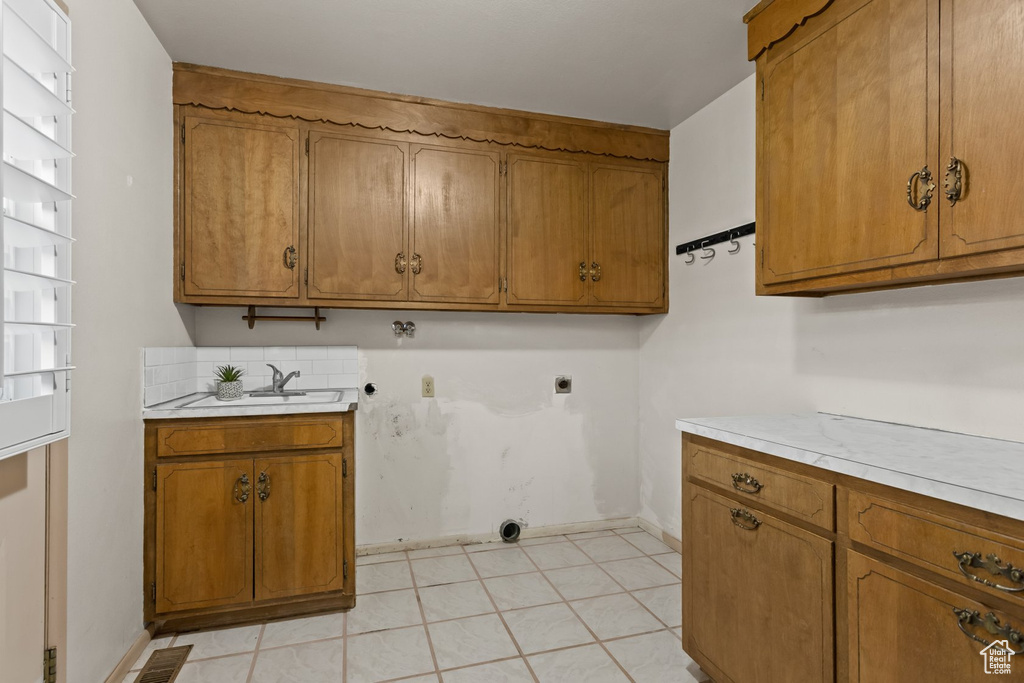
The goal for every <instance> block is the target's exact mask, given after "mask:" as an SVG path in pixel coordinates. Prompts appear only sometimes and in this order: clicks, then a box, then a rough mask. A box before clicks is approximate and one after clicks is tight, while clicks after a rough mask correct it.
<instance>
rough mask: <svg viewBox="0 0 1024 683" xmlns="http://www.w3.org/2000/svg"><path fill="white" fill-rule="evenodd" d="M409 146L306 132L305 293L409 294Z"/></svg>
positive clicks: (395, 297)
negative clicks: (307, 186) (407, 216)
mask: <svg viewBox="0 0 1024 683" xmlns="http://www.w3.org/2000/svg"><path fill="white" fill-rule="evenodd" d="M407 157H408V145H407V144H405V143H401V142H392V141H389V140H375V139H368V138H358V137H348V136H342V135H330V134H326V133H319V132H314V133H311V134H310V136H309V167H310V177H309V298H311V299H372V300H376V301H401V300H403V299H405V298H406V294H407V291H406V282H407V272H406V271H407V265H406V262H407V258H406V255H405V254H404V253H403V252H404V251H405V226H406V211H405V190H406V188H405V185H406V166H407Z"/></svg>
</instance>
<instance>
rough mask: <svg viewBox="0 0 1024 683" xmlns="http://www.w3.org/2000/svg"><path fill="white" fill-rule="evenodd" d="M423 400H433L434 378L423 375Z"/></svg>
mask: <svg viewBox="0 0 1024 683" xmlns="http://www.w3.org/2000/svg"><path fill="white" fill-rule="evenodd" d="M423 398H434V378H433V377H431V376H430V375H423Z"/></svg>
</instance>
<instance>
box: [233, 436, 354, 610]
mask: <svg viewBox="0 0 1024 683" xmlns="http://www.w3.org/2000/svg"><path fill="white" fill-rule="evenodd" d="M342 470H343V463H342V454H341V453H330V454H326V455H305V456H295V457H278V458H261V459H259V460H257V461H256V469H255V471H256V481H255V483H254V485H253V495H254V498H255V499H256V500H255V505H256V513H255V515H256V599H257V600H267V599H271V598H283V597H287V596H290V595H304V594H307V593H322V592H326V591H333V590H341V589H342V587H343V584H344V580H345V577H344V542H343V541H344V539H343V538H342V535H343V534H342V531H343V528H344V527H343V525H342V498H343V496H342V490H343V489H342V476H343V471H342Z"/></svg>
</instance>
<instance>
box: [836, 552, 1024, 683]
mask: <svg viewBox="0 0 1024 683" xmlns="http://www.w3.org/2000/svg"><path fill="white" fill-rule="evenodd" d="M847 557H848V565H847V575H848V578H847V580H848V591H847V592H848V595H849V605H850V613H849V614H850V620H849V634H848V635H849V646H850V650H849V651H850V676H849V680H850V681H851V683H935V682H936V681H950V683H954V682H955V683H972V682H974V681H977V682H978V683H981V681H989V680H992V679H991V674H987V673H985V662H984V660H983V657H982V655H981V649H982V648H983V647H984V646H983V645H982V644H980V643H978V642H976V641H975V640H972V639H971V638H970V637H969V636H967V635H966V634H965V633H964V632H963V631H961V624H960V623H959V618H958V615H957V613H956V612H954V610H969V611H974V612H977V613H978V614H980V615H981V616H982V617H984V615H985V614H987V613H988V612H990V611H992V610H990V609H989V608H988V607H986V606H984V605H982V604H980V603H977V602H975V601H974V600H971V599H969V598H966V597H964V596H961V595H959V594H957V593H954V592H952V591H948V590H945V589H943V588H940V587H939V586H937V585H935V584H933V583H931V582H929V581H924V580H922V579H919V578H916V577H914V576H911V575H909V574H906V573H904V572H901V571H899V570H897V569H894V568H892V567H890V566H887V565H886V564H883V563H882V562H879V561H877V560H873V559H870V558H868V557H865V556H864V555H861V554H860V553H857V552H854V551H850V552H849V554H848V556H847ZM993 614H995V615H996V617H997V618H998V619H999V620H1000V622H1001V623H1002V624H1012V623H1014V620H1013V619H1012V618H1011V617H1009V616H1007V615H1006V614H1003V613H999V612H993ZM1016 624H1017V625H1018V626H1020V625H1022V624H1021V622H1020V620H1016ZM964 628H965V629H966V630H967V631H968V632H969V633H972V634H975V635H977V637H979V638H983V639H985V640H989V641H992V640H995V637H993V636H992V635H991V634H989V633H987V632H986V631H985V629H984V628H983V627H982V626H981V625H980V624H977V623H972V624H964ZM1017 647H1018V648H1020V647H1021V645H1019V644H1018V646H1017ZM1012 659H1016V657H1011V660H1012ZM1012 669H1019V670H1018V671H1016V672H1013V673H1015V674H1016V675H1013V673H1011V674H1010V675H1009V676H1006V677H1005V679H1004V680H1014V681H1021V680H1024V665H1021V664H1019V663H1016V662H1011V670H1012ZM997 680H998V679H997Z"/></svg>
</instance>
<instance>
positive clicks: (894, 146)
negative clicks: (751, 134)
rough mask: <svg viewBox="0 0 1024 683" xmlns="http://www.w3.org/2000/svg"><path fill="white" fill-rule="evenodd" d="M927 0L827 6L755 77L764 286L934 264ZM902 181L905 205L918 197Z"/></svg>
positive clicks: (932, 10) (933, 65) (931, 36)
mask: <svg viewBox="0 0 1024 683" xmlns="http://www.w3.org/2000/svg"><path fill="white" fill-rule="evenodd" d="M937 2H938V0H867V1H865V0H837V1H836V2H834V3H833V4H832V5H831V6H830V7H829V8H828V9H827V10H826V11H825V12H824V13H822V14H821V15H819V16H817V17H814V18H812V19H810V20H808V22H807V26H806V28H805V29H802V30H803V31H804V32H805V35H807V36H810V37H807V38H800V37H798V36H800V34H799V33H797V34H794V37H792V38H790V39H787V41H786V42H785V43H784V44H783V47H780V48H777V50H778V52H776V51H769V53H768V56H767V62H766V63H765V64H764V66H763V68H762V69H761V70H760V71H761V76H762V78H763V81H762V84H763V85H762V87H763V91H762V92H761V93H760V96H761V98H762V99H763V100H764V101H763V102H762V103H760V105H761V106H760V121H759V126H758V127H759V130H760V145H761V149H760V150H759V153H760V163H759V172H758V175H759V182H760V183H761V192H760V194H761V201H762V202H763V204H762V207H761V212H760V214H759V218H758V220H759V221H760V223H759V224H758V226H757V230H758V239H757V241H758V246H759V248H760V250H761V254H760V261H759V268H760V277H761V281H762V282H763V283H766V284H771V283H779V282H787V281H792V280H800V279H804V278H810V277H815V276H823V275H832V274H838V273H849V272H855V271H861V270H869V269H874V268H883V267H886V266H894V265H899V264H907V263H915V262H919V261H926V260H934V259H936V258H937V257H938V219H937V218H938V208H937V206H936V203H937V202H938V201H939V197H940V194H941V193H940V191H939V189H938V188H937V187H936V188H935V196H934V200H933V201H932V203H931V205H930V206H929V207H927V208H926V209H925V210H923V211H918V210H915V209H914V208H912V207H911V206H910V205H909V203H908V197H907V180H908V178H910V177H911V174H913V173H915V172H916V171H920V170H922V169H923V168H924V167H925V166H928V169H929V171H930V172H931V173H932V174H933V175H934V177H933V180H932V182H933V183H934V184H935V185H938V184H939V183H940V182H941V170H940V169H939V168H938V153H937V152H938V126H937V116H936V110H937V104H938V95H937V93H938V50H937V41H936V38H935V36H936V34H937V32H938V6H937ZM923 184H924V183H922V182H917V179H916V177H915V182H914V184H913V196H912V198H911V199H912V200H914V201H918V200H919V198H920V196H921V195H922V193H923V191H924V190H923V187H922V186H923Z"/></svg>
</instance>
